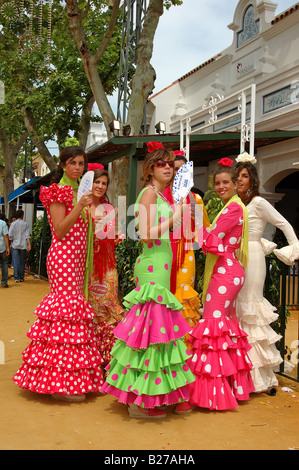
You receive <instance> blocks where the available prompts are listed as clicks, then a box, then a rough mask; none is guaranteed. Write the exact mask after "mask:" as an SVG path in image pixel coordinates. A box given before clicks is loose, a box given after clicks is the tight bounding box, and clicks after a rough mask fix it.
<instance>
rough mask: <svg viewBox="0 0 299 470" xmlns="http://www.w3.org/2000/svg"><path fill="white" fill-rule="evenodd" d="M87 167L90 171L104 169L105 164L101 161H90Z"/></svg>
mask: <svg viewBox="0 0 299 470" xmlns="http://www.w3.org/2000/svg"><path fill="white" fill-rule="evenodd" d="M87 169H88V171H95V170H104V166H103V165H101V163H88V165H87Z"/></svg>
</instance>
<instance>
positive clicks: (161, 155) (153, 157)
mask: <svg viewBox="0 0 299 470" xmlns="http://www.w3.org/2000/svg"><path fill="white" fill-rule="evenodd" d="M158 160H165V161H168V162H173V161H174V160H175V156H174V153H173V151H172V150H167V149H165V148H162V149H161V148H159V149H157V150H154V151H153V152H151V153H147V155H146V156H145V159H144V164H143V176H142V178H141V179H142V181H143V186H146V185H147V184H149V183H150V182H151V180H152V176H151V174H150V173H151V171H152V170H153V168H154V166H155V163H156V162H157V161H158Z"/></svg>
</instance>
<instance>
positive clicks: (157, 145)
mask: <svg viewBox="0 0 299 470" xmlns="http://www.w3.org/2000/svg"><path fill="white" fill-rule="evenodd" d="M146 145H147V149H148V150H147V151H148V153H152V152H154V151H155V150H158V149H164V146H163V144H161V142H156V141H151V142H147V144H146Z"/></svg>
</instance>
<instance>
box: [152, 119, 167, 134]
mask: <svg viewBox="0 0 299 470" xmlns="http://www.w3.org/2000/svg"><path fill="white" fill-rule="evenodd" d="M155 129H156V132H157V134H165V132H166V124H165V122H163V121H159V122H158V124H156V125H155Z"/></svg>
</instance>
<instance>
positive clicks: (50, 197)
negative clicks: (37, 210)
mask: <svg viewBox="0 0 299 470" xmlns="http://www.w3.org/2000/svg"><path fill="white" fill-rule="evenodd" d="M73 197H74V196H73V188H72V187H71V186H58V185H57V184H56V183H53V184H51V186H49V187H48V188H47V187H46V186H41V188H40V195H39V198H40V200H41V202H42V203H43V206H44V207H45V208H46V209H49V207H50V204H52V203H53V202H60V203H61V204H62V203H64V204H66V205H67V206H72V204H73Z"/></svg>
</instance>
